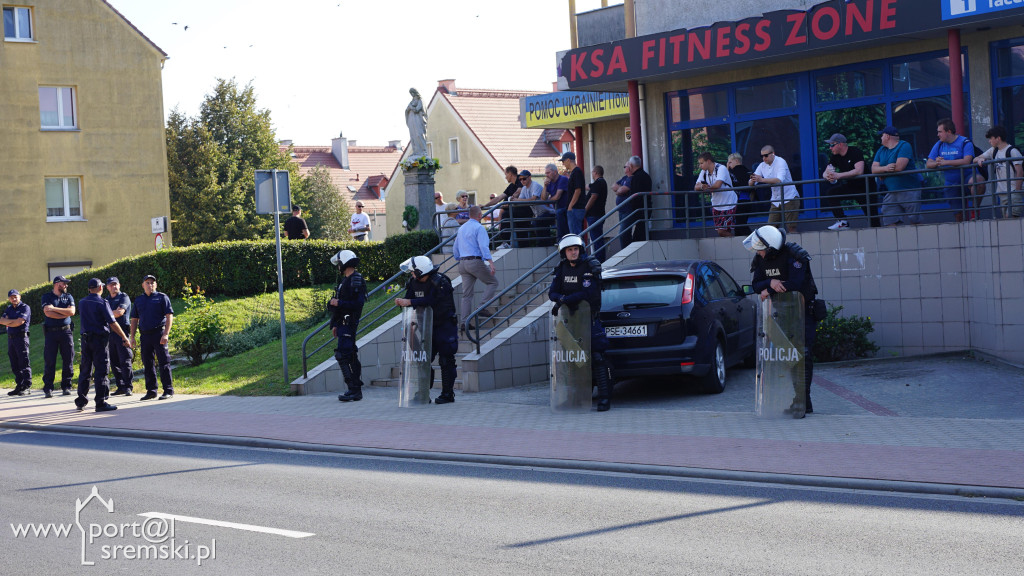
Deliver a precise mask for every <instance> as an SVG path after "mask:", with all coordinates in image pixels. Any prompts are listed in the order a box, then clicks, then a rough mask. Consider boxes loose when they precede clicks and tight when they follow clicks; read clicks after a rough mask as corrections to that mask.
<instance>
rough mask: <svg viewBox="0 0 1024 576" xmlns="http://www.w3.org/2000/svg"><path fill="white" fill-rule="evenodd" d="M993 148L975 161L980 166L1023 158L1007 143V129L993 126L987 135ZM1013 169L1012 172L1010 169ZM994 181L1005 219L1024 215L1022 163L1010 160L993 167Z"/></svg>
mask: <svg viewBox="0 0 1024 576" xmlns="http://www.w3.org/2000/svg"><path fill="white" fill-rule="evenodd" d="M985 138H988V143H989V144H990V145H991V148H989V149H988V150H986V151H984V152H983V153H981V154H980V155H979V156H978V157H977V158H975V159H974V161H975V163H977V165H978V166H981V165H982V164H983V163H985V162H987V161H989V160H1002V159H1004V158H1021V153H1020V150H1018V149H1017V147H1016V146H1014V145H1013V144H1010V143H1008V142H1007V141H1006V128H1003V127H1002V126H993V127H991V128H989V130H988V132H986V133H985ZM1011 166H1012V167H1013V168H1012V170H1011V168H1010V167H1011ZM991 168H992V170H991V174H992V180H993V182H994V183H995V185H996V187H995V194H996V197H997V198H998V199H999V207H1000V211H1001V213H1002V217H1003V218H1010V217H1013V218H1020V216H1021V215H1022V214H1024V193H1022V192H1021V185H1022V184H1024V180H1022V178H1024V165H1022V162H1018V161H1014V160H1009V161H1007V162H999V163H996V164H992V165H991Z"/></svg>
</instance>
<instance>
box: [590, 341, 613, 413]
mask: <svg viewBox="0 0 1024 576" xmlns="http://www.w3.org/2000/svg"><path fill="white" fill-rule="evenodd" d="M594 383H595V384H597V411H598V412H607V411H608V410H611V408H612V381H611V378H610V377H609V376H608V363H607V362H606V361H605V359H604V355H603V354H594Z"/></svg>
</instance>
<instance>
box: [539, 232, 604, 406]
mask: <svg viewBox="0 0 1024 576" xmlns="http://www.w3.org/2000/svg"><path fill="white" fill-rule="evenodd" d="M548 299H549V300H551V301H552V302H554V303H555V307H554V308H552V310H551V313H552V314H557V313H558V308H559V307H561V306H565V307H567V308H569V310H570V311H572V312H575V311H576V308H577V306H578V305H579V303H580V302H582V301H584V300H586V301H587V303H588V304H590V352H591V357H592V359H593V365H592V374H593V380H594V385H595V386H597V397H598V410H600V411H604V410H607V409H608V408H610V407H611V393H612V383H611V377H610V375H609V369H610V366H609V364H608V359H607V357H606V356H605V354H604V353H605V351H607V350H608V337H607V336H606V335H605V333H604V326H602V325H601V319H600V317H599V314H600V312H601V262H600V260H598V259H597V258H595V257H594V256H590V255H587V254H586V253H584V252H583V248H582V247H580V256H579V259H577V260H576V265H575V266H574V265H573V264H572V263H570V262H569V260H568V259H564V258H563V260H562V261H561V262H559V263H558V265H557V266H555V270H554V276H553V277H552V279H551V287H550V288H548Z"/></svg>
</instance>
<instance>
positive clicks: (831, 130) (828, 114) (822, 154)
mask: <svg viewBox="0 0 1024 576" xmlns="http://www.w3.org/2000/svg"><path fill="white" fill-rule="evenodd" d="M814 121H815V124H816V128H817V130H818V142H817V144H818V146H817V149H818V166H826V165H828V159H829V156H830V155H831V152H830V150H829V147H828V144H826V143H825V141H826V140H827V139H828V137H829V136H831V135H833V134H836V133H839V134H842V135H843V136H846V140H847V143H848V144H849V145H850V146H853V147H855V148H858V149H860V151H861V152H863V153H864V157H865V158H871V157H873V155H874V153H875V150H877V149H878V146H879V143H878V142H879V139H878V131H879V130H881V129H883V128H885V125H886V122H885V105H883V104H873V105H871V106H857V107H854V108H840V109H837V110H824V111H821V112H818V113H817V114H815V115H814ZM868 168H870V164H869V165H868Z"/></svg>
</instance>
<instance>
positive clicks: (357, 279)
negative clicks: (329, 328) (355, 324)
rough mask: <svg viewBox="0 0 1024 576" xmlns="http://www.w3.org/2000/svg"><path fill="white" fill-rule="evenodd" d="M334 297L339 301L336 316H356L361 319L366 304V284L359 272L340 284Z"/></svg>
mask: <svg viewBox="0 0 1024 576" xmlns="http://www.w3.org/2000/svg"><path fill="white" fill-rule="evenodd" d="M334 297H335V298H337V299H338V307H337V308H336V309H335V315H336V316H338V315H341V316H343V315H345V314H348V315H354V316H356V317H359V316H361V315H362V313H363V303H364V302H366V282H365V281H364V280H363V276H362V275H361V274H360V273H359V272H353V273H352V275H351V276H348V277H346V278H345V279H344V280H342V281H341V284H338V288H337V290H335V292H334Z"/></svg>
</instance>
